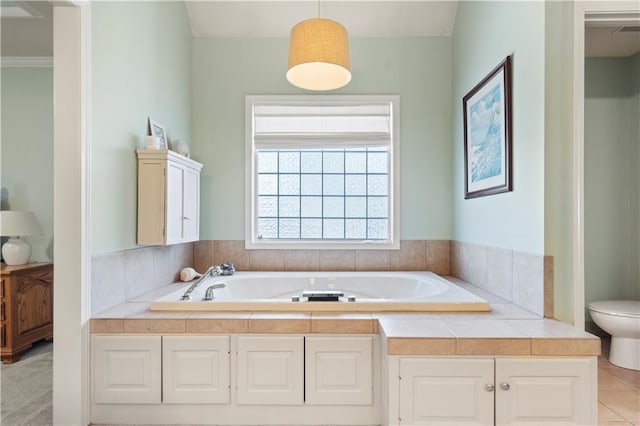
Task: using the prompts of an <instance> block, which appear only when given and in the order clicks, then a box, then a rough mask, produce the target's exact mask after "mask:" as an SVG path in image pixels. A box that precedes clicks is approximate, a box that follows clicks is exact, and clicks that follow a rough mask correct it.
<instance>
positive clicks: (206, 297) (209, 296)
mask: <svg viewBox="0 0 640 426" xmlns="http://www.w3.org/2000/svg"><path fill="white" fill-rule="evenodd" d="M226 286H227V285H226V284H225V283H218V284H214V285H210V286H209V287H207V291H206V292H205V293H204V297H203V298H202V301H203V302H208V301H210V300H213V299H214V297H213V290H214V289H216V288H225V287H226Z"/></svg>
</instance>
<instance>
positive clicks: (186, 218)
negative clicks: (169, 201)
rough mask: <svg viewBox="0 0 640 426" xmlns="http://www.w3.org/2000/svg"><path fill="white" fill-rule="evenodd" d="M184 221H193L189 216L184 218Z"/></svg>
mask: <svg viewBox="0 0 640 426" xmlns="http://www.w3.org/2000/svg"><path fill="white" fill-rule="evenodd" d="M183 219H184V220H191V218H190V217H188V216H184V217H183Z"/></svg>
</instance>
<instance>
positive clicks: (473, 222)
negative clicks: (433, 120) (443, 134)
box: [452, 1, 545, 254]
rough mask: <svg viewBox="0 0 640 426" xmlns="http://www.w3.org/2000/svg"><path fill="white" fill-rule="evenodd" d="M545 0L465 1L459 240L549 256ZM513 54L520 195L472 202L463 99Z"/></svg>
mask: <svg viewBox="0 0 640 426" xmlns="http://www.w3.org/2000/svg"><path fill="white" fill-rule="evenodd" d="M544 11H545V9H544V3H543V2H484V1H463V2H460V3H459V5H458V12H457V17H456V25H455V29H454V33H453V70H454V75H453V120H452V121H453V138H452V144H453V147H452V150H453V165H454V166H453V212H454V225H453V227H454V228H453V229H454V231H453V237H454V239H456V240H459V241H465V242H470V243H477V244H483V245H488V246H495V247H503V248H510V249H514V250H522V251H526V252H532V253H540V254H542V253H543V252H544V90H543V89H544V48H545V46H544V31H545V28H544ZM511 54H512V55H513V57H512V66H513V68H512V69H513V73H512V76H513V86H512V89H513V142H512V143H513V182H514V184H513V188H514V190H513V192H508V193H503V194H497V195H491V196H488V197H480V198H475V199H470V200H465V199H464V151H463V147H464V134H463V123H462V98H463V97H464V96H465V94H466V93H468V92H469V91H470V90H471V89H472V88H473V87H474V86H475V85H476V84H477V83H478V82H480V80H482V79H483V78H484V77H485V76H486V75H487V74H488V73H489V72H490V71H491V70H492V69H493V68H494V67H495V66H496V65H498V64H499V63H500V62H501V61H502V60H503V59H504V58H505V57H506V56H507V55H511Z"/></svg>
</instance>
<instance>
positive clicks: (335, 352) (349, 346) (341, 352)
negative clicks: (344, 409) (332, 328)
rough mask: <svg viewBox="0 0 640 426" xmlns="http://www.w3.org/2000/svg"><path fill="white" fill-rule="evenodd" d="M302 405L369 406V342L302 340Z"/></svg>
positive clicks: (362, 338) (359, 339)
mask: <svg viewBox="0 0 640 426" xmlns="http://www.w3.org/2000/svg"><path fill="white" fill-rule="evenodd" d="M304 351H305V402H306V403H307V404H310V405H370V404H372V403H373V338H372V337H369V336H358V337H356V336H353V337H324V336H323V337H316V336H311V337H307V338H306V339H305V348H304Z"/></svg>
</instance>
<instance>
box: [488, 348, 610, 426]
mask: <svg viewBox="0 0 640 426" xmlns="http://www.w3.org/2000/svg"><path fill="white" fill-rule="evenodd" d="M594 359H595V358H594ZM594 359H590V358H568V359H559V358H551V359H544V358H531V359H515V358H509V359H497V360H496V423H497V424H499V425H513V424H518V425H523V424H529V425H542V424H544V425H547V424H549V425H560V424H562V425H590V424H596V422H597V416H596V406H597V389H596V379H595V377H596V374H597V372H596V363H595V361H594Z"/></svg>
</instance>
